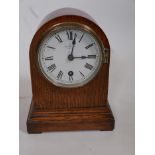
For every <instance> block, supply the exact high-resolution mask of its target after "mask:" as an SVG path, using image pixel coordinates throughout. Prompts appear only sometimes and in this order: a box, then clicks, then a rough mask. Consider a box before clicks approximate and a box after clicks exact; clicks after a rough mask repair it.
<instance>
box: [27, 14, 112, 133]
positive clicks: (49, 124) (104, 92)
mask: <svg viewBox="0 0 155 155" xmlns="http://www.w3.org/2000/svg"><path fill="white" fill-rule="evenodd" d="M63 22H66V23H69V22H74V23H81V24H84V25H86V26H88V27H90V28H91V29H93V30H94V32H95V33H96V34H98V37H99V38H100V40H101V41H102V42H103V44H104V46H105V48H107V49H110V45H109V42H108V39H107V37H106V35H105V34H104V32H103V31H102V30H101V28H100V27H99V26H98V25H96V24H95V23H94V22H92V21H90V20H88V19H86V18H83V17H80V16H74V15H66V16H61V17H57V18H55V19H52V20H50V21H49V22H47V23H46V24H44V25H43V26H42V27H41V28H40V29H39V30H38V31H37V32H36V34H35V36H34V37H33V39H32V42H31V46H30V70H31V82H32V94H33V97H32V104H33V106H32V107H31V110H30V113H29V117H28V122H27V126H28V132H29V133H31V132H43V131H53V130H54V131H55V130H59V131H60V130H76V129H77V130H83V129H86V130H88V129H101V130H102V129H103V130H104V129H105V130H106V129H107V130H110V129H111V130H112V129H113V127H114V118H113V115H112V113H111V111H110V112H108V113H107V112H104V108H105V107H106V110H108V108H109V106H107V104H108V103H107V102H108V100H107V97H108V76H109V62H110V50H109V51H107V52H108V55H109V58H108V59H109V60H108V63H103V64H102V67H101V69H100V71H99V72H98V74H97V75H96V77H95V78H94V79H93V80H91V81H90V82H89V83H87V84H86V85H84V86H83V87H79V88H69V89H68V88H61V87H57V86H55V85H53V84H52V83H50V82H49V81H48V80H47V79H46V78H45V77H44V76H43V75H42V73H41V71H40V69H39V67H38V45H39V43H40V42H41V40H42V38H43V37H44V34H46V33H47V32H48V31H49V30H50V29H51V28H52V26H54V25H55V24H58V23H63ZM96 108H98V109H102V110H101V113H98V111H95V114H94V113H93V112H90V109H96ZM59 109H62V111H63V112H62V113H61V112H60V111H59ZM73 109H74V110H73ZM80 109H81V112H82V113H83V114H82V115H81V113H80V114H79V112H80ZM52 111H53V113H52ZM57 111H58V112H57ZM73 111H74V112H73ZM36 112H38V114H37V113H36ZM43 112H44V113H43ZM60 113H61V114H60ZM46 116H48V117H46ZM52 119H53V120H52ZM61 119H62V120H61ZM109 119H110V120H109ZM108 121H109V123H108ZM82 122H84V124H85V125H84V124H82ZM64 123H66V125H64ZM43 126H44V127H43Z"/></svg>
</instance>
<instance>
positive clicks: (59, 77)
mask: <svg viewBox="0 0 155 155" xmlns="http://www.w3.org/2000/svg"><path fill="white" fill-rule="evenodd" d="M62 76H63V72H62V71H59V73H58V75H57V79H59V80H60V79H62Z"/></svg>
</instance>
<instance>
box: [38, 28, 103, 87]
mask: <svg viewBox="0 0 155 155" xmlns="http://www.w3.org/2000/svg"><path fill="white" fill-rule="evenodd" d="M38 60H39V66H40V68H41V71H42V73H43V74H44V76H45V77H46V78H47V79H48V80H49V81H50V82H52V83H53V84H55V85H58V86H62V87H78V86H82V85H84V84H86V83H87V82H89V81H90V80H91V79H92V78H93V77H94V76H95V75H96V74H97V72H98V71H99V68H100V66H101V62H102V48H101V46H100V44H99V43H98V41H97V39H96V38H95V36H94V35H92V34H91V33H90V32H88V31H86V30H85V29H82V28H77V27H74V26H72V27H69V26H68V27H63V28H60V29H58V30H55V31H53V30H52V31H50V32H49V33H48V34H47V35H46V36H45V37H44V39H43V40H42V42H41V43H40V46H39V51H38Z"/></svg>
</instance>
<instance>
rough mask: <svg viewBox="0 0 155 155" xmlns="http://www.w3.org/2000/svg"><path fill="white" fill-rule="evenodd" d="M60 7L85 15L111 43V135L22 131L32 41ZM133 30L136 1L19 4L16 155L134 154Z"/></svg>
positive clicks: (51, 0) (27, 0) (50, 0)
mask: <svg viewBox="0 0 155 155" xmlns="http://www.w3.org/2000/svg"><path fill="white" fill-rule="evenodd" d="M64 7H71V8H76V9H80V10H82V11H85V12H86V13H88V14H89V15H90V16H92V18H94V20H95V21H96V22H97V24H98V25H99V26H100V27H101V28H102V29H103V30H104V32H105V33H106V35H107V37H108V39H109V42H110V45H111V49H112V51H111V64H110V76H109V103H110V106H111V109H112V111H113V114H114V117H115V120H116V124H115V130H114V131H110V132H101V131H81V132H80V131H79V132H50V133H42V134H31V135H29V134H27V132H26V119H27V114H28V110H29V105H30V102H31V97H32V92H31V81H30V70H29V46H30V42H31V39H32V37H33V35H34V33H35V32H36V30H37V28H38V26H39V25H40V23H41V21H42V20H43V18H44V17H45V16H46V15H47V14H49V13H51V12H52V11H55V10H57V9H60V8H64ZM134 26H135V25H134V0H117V1H116V0H20V42H19V44H20V49H19V51H20V58H19V65H20V73H19V76H20V77H19V78H20V81H19V84H20V155H43V154H44V155H51V154H52V155H61V154H63V155H73V154H74V155H103V154H104V155H134V128H135V126H134V118H135V116H134V107H135V102H134V101H135V99H134V95H135V92H134V66H135V64H134V63H135V58H134V55H135V54H134V42H135V41H134Z"/></svg>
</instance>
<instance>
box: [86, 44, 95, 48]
mask: <svg viewBox="0 0 155 155" xmlns="http://www.w3.org/2000/svg"><path fill="white" fill-rule="evenodd" d="M94 44H95V43H92V44H89V45H88V46H86V47H85V49H88V48H90V47H92V46H93V45H94Z"/></svg>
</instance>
